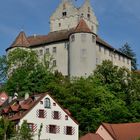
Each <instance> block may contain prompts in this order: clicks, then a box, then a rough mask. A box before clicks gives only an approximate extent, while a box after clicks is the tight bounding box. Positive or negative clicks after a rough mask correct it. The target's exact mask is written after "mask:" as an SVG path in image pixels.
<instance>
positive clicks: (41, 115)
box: [38, 109, 44, 118]
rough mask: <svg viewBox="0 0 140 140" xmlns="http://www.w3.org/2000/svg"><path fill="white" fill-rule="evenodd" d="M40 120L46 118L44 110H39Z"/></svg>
mask: <svg viewBox="0 0 140 140" xmlns="http://www.w3.org/2000/svg"><path fill="white" fill-rule="evenodd" d="M38 117H39V118H44V110H41V109H40V110H39V114H38Z"/></svg>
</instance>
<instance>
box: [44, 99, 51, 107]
mask: <svg viewBox="0 0 140 140" xmlns="http://www.w3.org/2000/svg"><path fill="white" fill-rule="evenodd" d="M44 108H51V102H50V99H49V98H45V102H44Z"/></svg>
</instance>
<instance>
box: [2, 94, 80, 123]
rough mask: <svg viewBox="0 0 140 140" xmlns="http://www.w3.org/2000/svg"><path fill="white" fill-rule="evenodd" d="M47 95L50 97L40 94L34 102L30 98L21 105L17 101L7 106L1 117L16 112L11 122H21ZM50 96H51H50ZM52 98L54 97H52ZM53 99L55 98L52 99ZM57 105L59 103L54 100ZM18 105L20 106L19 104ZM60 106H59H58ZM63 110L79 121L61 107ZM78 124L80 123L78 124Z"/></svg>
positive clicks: (11, 117)
mask: <svg viewBox="0 0 140 140" xmlns="http://www.w3.org/2000/svg"><path fill="white" fill-rule="evenodd" d="M46 95H49V94H48V93H43V94H38V95H34V97H35V99H34V100H33V98H32V97H29V98H28V99H27V100H24V99H22V100H20V101H19V103H18V102H17V100H14V101H12V104H10V105H7V106H5V107H4V108H3V109H2V112H1V115H4V116H5V115H7V118H8V113H9V112H11V111H12V112H15V114H14V115H13V116H10V117H9V119H10V120H13V121H15V120H19V119H22V118H23V117H24V116H25V115H26V114H27V113H29V112H30V111H31V110H32V109H33V108H34V107H35V106H36V105H37V104H38V103H39V102H40V101H41V100H42V99H43V98H44V97H45V96H46ZM49 96H50V95H49ZM51 98H52V97H51ZM52 99H53V98H52ZM53 100H54V101H55V102H56V103H57V101H56V100H55V99H53ZM17 103H18V104H17ZM57 104H58V103H57ZM58 105H59V104H58ZM59 106H60V105H59ZM60 107H61V109H62V110H63V111H64V112H65V113H66V114H67V115H68V116H69V117H70V118H71V119H72V120H73V121H74V122H75V123H77V121H76V120H75V119H74V118H73V117H72V116H71V115H70V112H69V113H68V112H67V111H66V110H65V109H63V108H62V106H60ZM77 124H78V123H77Z"/></svg>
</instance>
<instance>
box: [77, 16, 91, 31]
mask: <svg viewBox="0 0 140 140" xmlns="http://www.w3.org/2000/svg"><path fill="white" fill-rule="evenodd" d="M75 32H86V33H91V30H90V28H89V27H88V25H87V24H86V22H85V20H84V19H81V20H80V21H79V23H78V25H77V27H76V28H75Z"/></svg>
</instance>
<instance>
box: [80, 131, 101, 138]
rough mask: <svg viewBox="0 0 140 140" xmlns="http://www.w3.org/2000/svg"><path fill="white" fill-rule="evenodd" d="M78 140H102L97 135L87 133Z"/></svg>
mask: <svg viewBox="0 0 140 140" xmlns="http://www.w3.org/2000/svg"><path fill="white" fill-rule="evenodd" d="M80 140H103V139H102V137H101V136H99V135H98V134H93V133H88V134H86V135H85V136H82V137H81V138H80Z"/></svg>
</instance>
